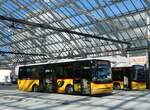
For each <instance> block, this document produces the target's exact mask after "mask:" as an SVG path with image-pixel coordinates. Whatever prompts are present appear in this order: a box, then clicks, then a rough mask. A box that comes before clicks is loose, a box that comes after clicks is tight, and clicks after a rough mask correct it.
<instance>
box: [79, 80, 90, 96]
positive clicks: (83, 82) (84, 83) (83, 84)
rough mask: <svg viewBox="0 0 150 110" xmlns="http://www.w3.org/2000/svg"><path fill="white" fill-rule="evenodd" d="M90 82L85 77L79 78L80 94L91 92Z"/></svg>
mask: <svg viewBox="0 0 150 110" xmlns="http://www.w3.org/2000/svg"><path fill="white" fill-rule="evenodd" d="M90 84H91V83H90V82H89V81H88V80H87V79H82V80H81V88H82V90H81V91H82V94H87V95H88V94H89V95H90V93H91V85H90Z"/></svg>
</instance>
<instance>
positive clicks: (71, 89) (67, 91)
mask: <svg viewBox="0 0 150 110" xmlns="http://www.w3.org/2000/svg"><path fill="white" fill-rule="evenodd" d="M65 92H66V93H67V94H73V86H72V85H67V86H66V88H65Z"/></svg>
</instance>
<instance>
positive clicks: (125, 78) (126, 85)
mask: <svg viewBox="0 0 150 110" xmlns="http://www.w3.org/2000/svg"><path fill="white" fill-rule="evenodd" d="M112 80H113V88H114V89H132V90H142V89H146V85H147V84H146V72H145V70H144V66H142V65H132V66H123V67H113V68H112Z"/></svg>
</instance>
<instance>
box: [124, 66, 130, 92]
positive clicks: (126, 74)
mask: <svg viewBox="0 0 150 110" xmlns="http://www.w3.org/2000/svg"><path fill="white" fill-rule="evenodd" d="M130 72H131V71H130V70H128V69H127V70H125V71H124V88H125V89H131V73H130Z"/></svg>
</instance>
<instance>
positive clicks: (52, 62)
mask: <svg viewBox="0 0 150 110" xmlns="http://www.w3.org/2000/svg"><path fill="white" fill-rule="evenodd" d="M88 60H100V61H108V62H109V60H102V59H99V58H84V59H56V60H51V61H48V62H45V63H35V64H27V65H18V67H22V66H34V65H44V64H54V63H65V62H66V63H67V62H75V61H88Z"/></svg>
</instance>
